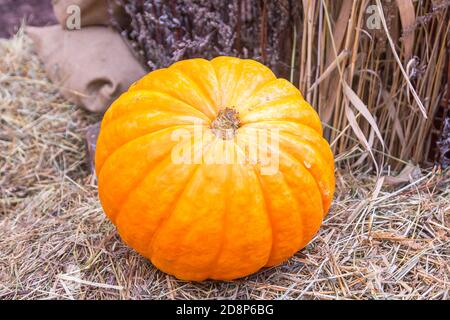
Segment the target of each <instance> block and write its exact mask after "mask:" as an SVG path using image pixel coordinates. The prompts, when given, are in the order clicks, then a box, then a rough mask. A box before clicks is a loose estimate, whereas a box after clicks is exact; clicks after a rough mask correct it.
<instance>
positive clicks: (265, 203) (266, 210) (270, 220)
mask: <svg viewBox="0 0 450 320" xmlns="http://www.w3.org/2000/svg"><path fill="white" fill-rule="evenodd" d="M253 172H254V173H255V174H256V176H257V177H258V182H259V190H260V192H261V195H262V198H263V200H264V211H265V213H266V215H267V219H269V223H270V232H271V235H272V242H271V244H270V250H269V254H268V255H267V260H266V262H264V264H263V265H262V266H261V267H264V266H265V265H267V262H269V260H270V257H271V256H272V250H273V247H274V243H275V235H274V227H273V225H274V222H273V221H274V220H273V217H272V215H271V214H270V213H269V210H268V204H267V194H266V192H265V190H264V188H263V185H262V183H261V180H260V179H261V177H260V175H259V173H258V172H257V170H256V168H255V166H253Z"/></svg>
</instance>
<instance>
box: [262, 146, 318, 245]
mask: <svg viewBox="0 0 450 320" xmlns="http://www.w3.org/2000/svg"><path fill="white" fill-rule="evenodd" d="M266 146H267V147H269V148H270V149H271V150H272V148H271V147H270V146H269V145H266ZM257 147H258V148H260V147H261V144H259V145H258V146H257ZM279 154H280V156H281V157H284V158H286V159H288V160H289V161H290V162H291V163H295V164H297V165H298V166H300V167H302V168H303V171H304V172H305V173H306V174H308V175H309V176H310V178H311V180H312V181H314V185H315V187H316V189H317V192H318V194H319V195H320V204H321V206H322V203H323V199H322V192H321V189H320V187H319V185H318V183H317V180H316V178H315V177H314V175H312V174H311V172H310V171H309V170H308V168H306V167H305V165H304V164H303V163H302V162H300V161H298V160H297V159H296V158H295V157H293V156H292V155H291V154H290V153H289V152H287V151H286V150H283V149H282V148H280V149H279ZM279 171H280V173H282V174H283V175H285V174H286V172H284V170H282V168H281V167H280V168H279ZM286 183H287V185H288V186H289V188H290V189H292V186H291V185H290V184H289V182H288V181H287V180H286ZM294 199H295V201H296V202H298V199H297V198H296V197H294ZM298 207H299V208H301V206H300V203H298ZM320 212H321V213H322V216H323V208H321V210H320ZM299 214H300V211H299ZM300 219H301V220H302V221H304V217H303V216H301V217H300ZM305 238H306V237H305ZM303 242H304V241H302V243H303Z"/></svg>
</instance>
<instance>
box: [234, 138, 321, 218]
mask: <svg viewBox="0 0 450 320" xmlns="http://www.w3.org/2000/svg"><path fill="white" fill-rule="evenodd" d="M241 134H245V132H241ZM247 135H248V134H247ZM247 141H248V140H247ZM265 146H266V147H268V148H269V149H270V150H272V151H273V149H272V148H271V146H270V145H267V144H266V145H265ZM260 147H261V144H258V148H260ZM278 152H279V154H280V156H284V157H287V158H288V159H290V160H291V161H292V162H294V163H297V164H298V165H300V166H301V167H302V168H303V169H305V171H306V172H308V174H309V175H310V176H311V177H312V178H313V180H314V182H315V183H316V186H317V189H318V191H319V194H320V196H321V199H322V203H324V202H325V200H324V199H323V197H324V195H323V193H322V188H321V187H320V185H319V183H318V181H317V179H316V177H315V175H314V174H313V173H312V172H311V169H310V168H308V167H306V166H305V164H304V163H303V162H302V161H299V160H298V159H297V158H296V157H294V156H293V155H292V154H291V153H290V152H288V151H287V150H284V148H281V145H280V148H279V150H278ZM280 171H281V169H280ZM322 211H323V208H322Z"/></svg>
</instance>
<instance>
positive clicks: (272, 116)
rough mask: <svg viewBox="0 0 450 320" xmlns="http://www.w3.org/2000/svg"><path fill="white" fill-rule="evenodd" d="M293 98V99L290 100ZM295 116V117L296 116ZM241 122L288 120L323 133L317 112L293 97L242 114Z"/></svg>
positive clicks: (243, 123)
mask: <svg viewBox="0 0 450 320" xmlns="http://www.w3.org/2000/svg"><path fill="white" fill-rule="evenodd" d="M289 100H292V101H289ZM294 116H295V117H294ZM240 119H241V124H242V125H245V124H249V123H255V122H261V121H267V120H281V119H282V120H288V121H294V122H298V123H301V124H304V125H306V126H308V127H310V128H312V129H314V130H316V131H317V133H319V134H320V135H322V130H323V129H322V123H321V122H320V118H319V116H318V115H317V112H316V111H315V110H314V109H313V108H312V107H311V106H309V105H308V104H307V103H306V102H302V101H300V100H297V99H292V97H288V98H283V99H280V100H275V101H271V102H269V103H267V104H264V105H262V106H260V107H259V108H258V109H254V110H252V111H251V112H248V113H246V114H244V115H241V116H240Z"/></svg>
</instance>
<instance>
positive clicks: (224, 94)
mask: <svg viewBox="0 0 450 320" xmlns="http://www.w3.org/2000/svg"><path fill="white" fill-rule="evenodd" d="M224 60H228V61H230V62H231V61H236V62H232V63H230V64H228V65H231V64H232V65H233V67H235V69H237V70H234V69H232V68H229V67H228V68H227V72H226V73H224V74H226V75H227V79H226V80H228V81H227V83H223V79H222V77H220V76H219V70H218V68H219V67H221V66H223V63H224ZM211 65H212V66H213V68H214V70H215V73H216V77H217V82H218V84H219V92H220V99H221V100H220V102H219V105H218V107H219V109H223V108H226V107H233V106H231V105H228V104H229V103H230V101H229V100H231V98H232V97H233V94H234V91H235V89H236V86H237V83H238V81H237V80H236V78H237V77H240V75H241V73H242V63H241V62H240V61H239V59H238V58H234V57H217V58H214V59H212V60H211ZM231 70H233V72H231ZM230 76H232V78H234V79H233V81H231V83H232V87H230V81H229V80H230V79H229V77H230ZM225 87H226V88H227V90H224V88H225ZM224 99H228V101H226V102H225V101H224Z"/></svg>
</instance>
